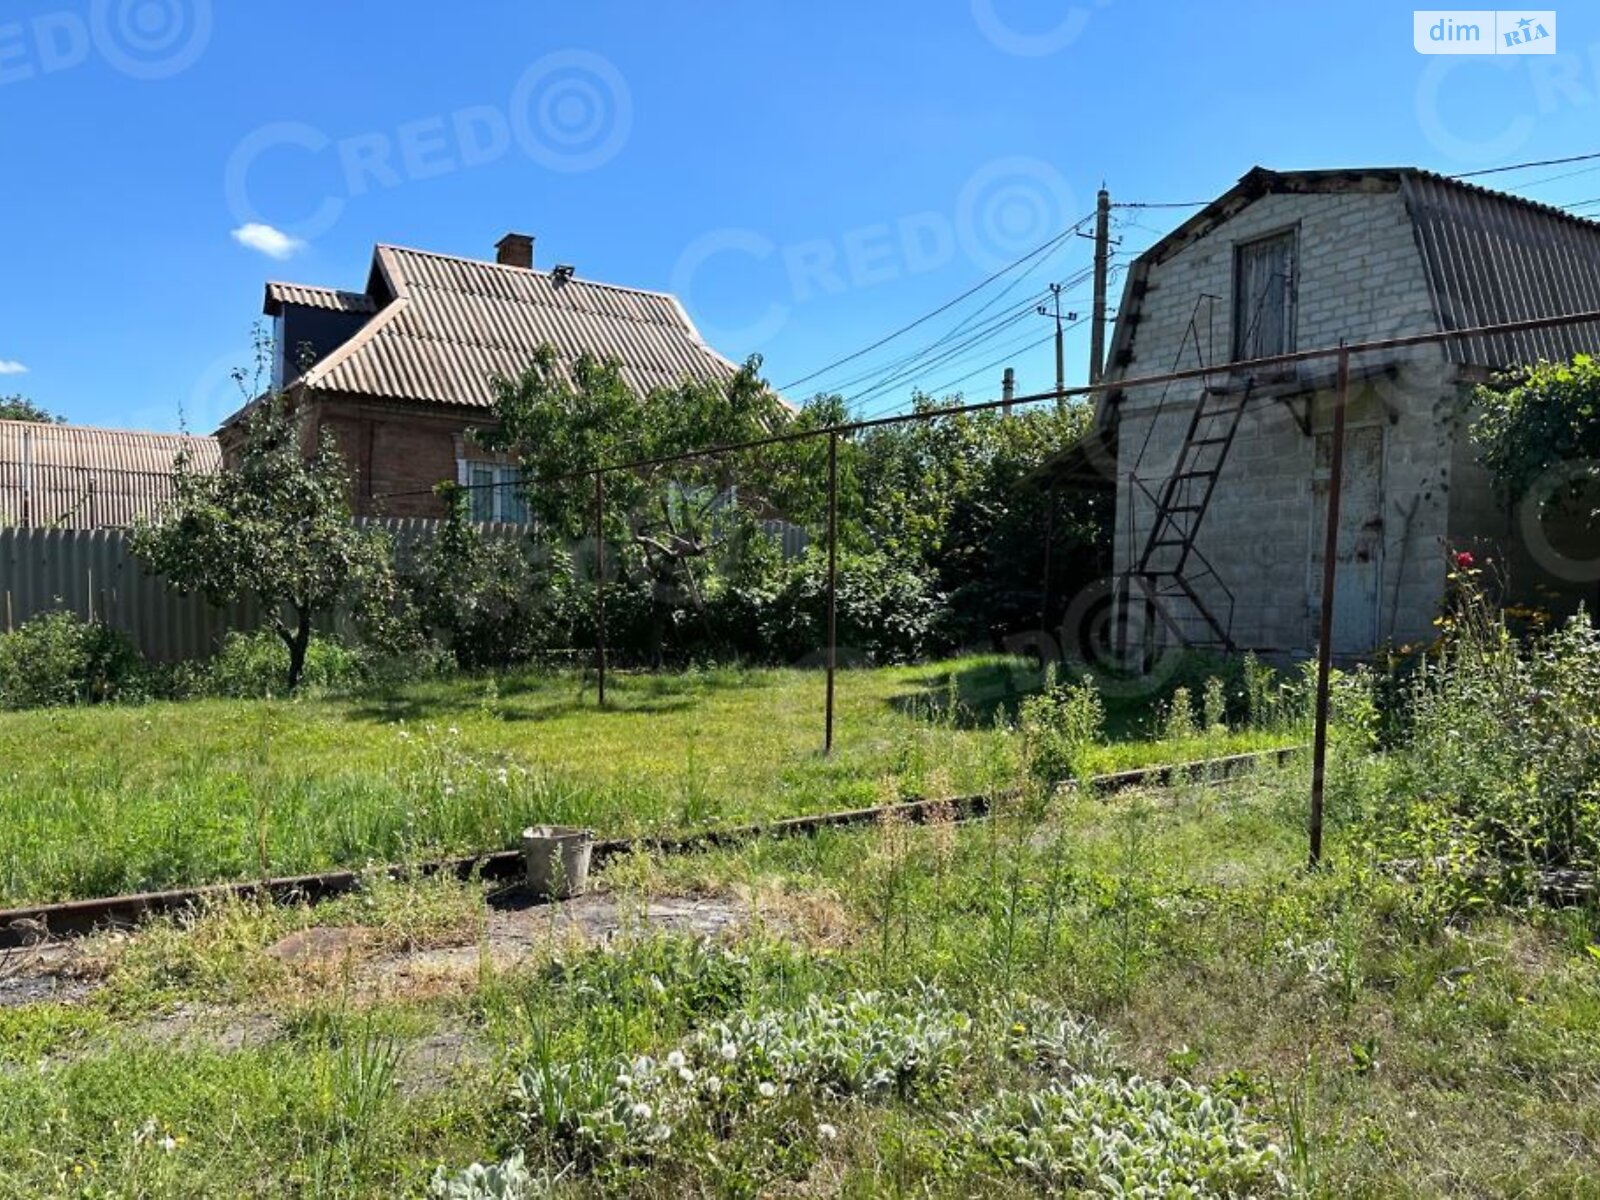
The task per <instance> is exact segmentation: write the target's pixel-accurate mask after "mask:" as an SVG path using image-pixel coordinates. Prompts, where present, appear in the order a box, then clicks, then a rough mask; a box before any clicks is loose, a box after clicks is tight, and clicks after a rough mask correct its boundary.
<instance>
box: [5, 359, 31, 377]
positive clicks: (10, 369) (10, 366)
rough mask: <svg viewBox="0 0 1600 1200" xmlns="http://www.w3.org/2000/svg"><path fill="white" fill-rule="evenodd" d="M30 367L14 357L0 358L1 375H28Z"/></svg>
mask: <svg viewBox="0 0 1600 1200" xmlns="http://www.w3.org/2000/svg"><path fill="white" fill-rule="evenodd" d="M27 373H28V368H27V367H25V366H23V365H22V364H21V363H19V362H18V361H17V360H16V359H14V358H0V375H26V374H27Z"/></svg>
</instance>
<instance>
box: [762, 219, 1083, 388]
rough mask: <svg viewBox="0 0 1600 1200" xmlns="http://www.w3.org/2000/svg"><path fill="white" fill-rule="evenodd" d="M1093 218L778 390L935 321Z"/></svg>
mask: <svg viewBox="0 0 1600 1200" xmlns="http://www.w3.org/2000/svg"><path fill="white" fill-rule="evenodd" d="M1093 219H1094V214H1093V213H1089V214H1088V215H1086V216H1083V217H1080V218H1079V219H1078V221H1077V222H1076V223H1075V224H1073V225H1072V226H1071V227H1070V228H1068V229H1066V230H1063V231H1062V232H1061V233H1058V234H1056V236H1054V237H1052V238H1050V239H1049V240H1048V241H1045V242H1043V243H1042V244H1040V245H1039V246H1036V247H1035V248H1034V249H1032V250H1030V251H1028V253H1026V254H1024V255H1023V256H1022V257H1021V258H1019V259H1017V260H1016V261H1014V262H1010V263H1007V264H1006V265H1005V266H1003V267H1001V268H1000V269H999V270H998V271H996V272H995V273H994V274H993V275H990V276H989V277H988V278H987V279H984V280H982V281H981V282H979V283H976V284H974V285H973V286H972V287H970V288H968V289H967V290H966V291H964V292H962V293H961V294H960V295H959V296H957V297H956V298H955V299H954V300H950V301H948V302H946V303H944V304H941V305H940V306H939V307H938V308H936V309H934V310H933V311H932V312H930V313H924V314H923V315H922V316H920V317H918V318H917V319H916V320H914V321H912V322H910V323H909V324H906V325H902V326H901V327H900V328H899V329H896V330H895V331H894V332H893V333H890V334H886V335H885V336H884V337H881V338H879V339H878V340H877V341H875V342H873V343H872V344H871V345H870V346H863V347H862V348H861V349H860V350H857V351H855V352H854V353H853V354H847V355H845V356H844V357H843V358H841V359H837V360H835V361H834V362H831V363H829V364H828V365H827V366H825V367H820V368H818V369H817V370H815V371H813V372H811V374H809V375H803V376H801V377H800V378H799V379H796V380H794V381H793V382H792V383H786V384H784V385H783V386H782V387H780V388H779V389H778V390H779V391H780V392H786V391H788V390H789V389H790V388H795V387H799V386H800V385H801V384H802V383H809V382H810V381H811V380H813V379H815V378H817V376H819V375H825V374H827V373H828V372H829V371H831V370H833V369H834V368H835V367H839V366H843V365H844V364H845V363H847V362H853V361H854V360H855V359H858V358H860V357H861V356H862V355H863V354H870V353H871V352H872V351H874V350H876V349H878V347H880V346H883V345H885V344H887V343H888V342H892V341H894V339H895V338H897V337H899V336H900V335H901V334H903V333H909V332H910V331H911V330H913V329H915V328H917V326H919V325H922V324H924V323H925V322H928V321H931V320H933V318H934V317H937V316H938V315H939V314H940V313H944V312H948V311H949V310H950V309H952V308H954V307H955V306H956V305H957V304H960V303H961V302H962V301H963V300H965V299H966V298H967V297H969V296H971V295H973V294H974V293H976V292H980V291H982V290H983V289H984V288H986V287H988V286H989V285H990V284H991V283H993V282H994V281H995V280H996V279H999V278H1000V277H1001V276H1002V275H1006V274H1009V273H1010V272H1011V271H1014V270H1015V269H1016V268H1017V267H1020V266H1021V265H1022V264H1023V263H1025V262H1027V261H1028V260H1029V259H1031V258H1033V257H1034V256H1035V255H1038V254H1042V253H1044V252H1045V251H1046V250H1048V249H1050V248H1051V247H1052V246H1055V245H1057V244H1059V243H1060V242H1063V241H1065V240H1066V239H1067V238H1069V237H1071V236H1072V235H1073V234H1075V233H1077V232H1078V230H1080V229H1082V228H1083V226H1084V225H1086V224H1088V223H1089V222H1090V221H1092V220H1093Z"/></svg>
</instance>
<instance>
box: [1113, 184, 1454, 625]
mask: <svg viewBox="0 0 1600 1200" xmlns="http://www.w3.org/2000/svg"><path fill="white" fill-rule="evenodd" d="M1289 229H1293V230H1294V231H1295V232H1296V240H1297V253H1296V273H1297V287H1296V293H1297V294H1296V302H1297V303H1296V337H1295V345H1296V348H1297V349H1312V348H1316V347H1320V346H1331V345H1337V344H1338V342H1339V341H1340V340H1341V339H1344V340H1347V341H1351V342H1356V341H1362V340H1369V339H1374V338H1383V337H1394V336H1402V335H1405V334H1409V333H1420V332H1427V331H1430V330H1431V329H1433V328H1434V327H1435V325H1434V319H1433V315H1432V309H1431V304H1430V300H1429V294H1428V287H1427V280H1426V277H1425V275H1424V268H1423V263H1422V259H1421V255H1420V253H1419V251H1418V249H1417V246H1416V242H1415V239H1414V236H1413V233H1412V226H1411V222H1410V219H1409V217H1408V216H1407V214H1406V211H1405V207H1404V203H1403V201H1402V199H1401V197H1400V195H1399V194H1398V192H1358V193H1329V194H1310V195H1268V196H1265V197H1263V198H1261V199H1260V200H1258V201H1256V202H1255V203H1254V204H1252V205H1250V206H1249V207H1248V208H1246V209H1244V210H1243V211H1242V212H1240V213H1239V214H1238V215H1236V216H1235V217H1234V218H1232V219H1231V220H1229V221H1227V222H1226V223H1224V224H1223V225H1221V226H1219V227H1218V228H1216V229H1214V230H1212V231H1211V232H1210V233H1209V234H1207V235H1205V236H1204V237H1202V238H1200V239H1198V240H1197V241H1196V242H1194V243H1192V244H1190V245H1189V246H1187V247H1185V248H1183V249H1182V250H1180V251H1178V252H1177V253H1176V254H1174V255H1173V256H1172V257H1171V258H1169V259H1168V260H1166V261H1165V262H1162V263H1159V264H1156V265H1153V266H1152V267H1151V268H1150V271H1149V273H1148V276H1147V281H1148V290H1147V292H1146V294H1145V296H1144V299H1143V302H1142V305H1141V309H1140V320H1139V324H1138V325H1137V329H1136V334H1135V337H1134V339H1133V345H1132V349H1133V354H1134V357H1133V359H1132V361H1131V362H1130V363H1128V364H1125V365H1122V366H1119V367H1118V368H1116V374H1118V375H1120V376H1121V377H1124V378H1130V377H1134V376H1138V375H1148V374H1158V373H1162V372H1166V371H1172V370H1176V369H1184V368H1190V367H1197V366H1204V365H1213V364H1225V363H1226V362H1227V360H1228V359H1229V357H1230V355H1231V347H1232V330H1231V328H1230V324H1231V314H1232V305H1233V286H1234V280H1233V272H1234V248H1235V246H1237V245H1238V244H1240V243H1242V242H1247V241H1251V240H1253V239H1255V238H1258V237H1264V236H1267V235H1270V234H1274V233H1278V232H1281V231H1284V230H1289ZM1191 322H1193V325H1194V328H1195V329H1197V330H1198V332H1199V337H1198V339H1196V337H1195V335H1194V332H1192V331H1191V328H1190V326H1191ZM1186 337H1187V341H1186ZM1197 340H1198V343H1199V344H1198V346H1197V345H1196V341H1197ZM1180 347H1182V353H1181V354H1180V353H1179V350H1180ZM1383 361H1385V362H1387V363H1389V364H1390V366H1391V367H1392V370H1393V375H1392V377H1381V378H1376V379H1371V380H1362V381H1360V382H1358V383H1357V384H1356V385H1355V386H1354V387H1353V388H1352V401H1351V405H1350V409H1349V412H1348V416H1347V424H1348V427H1349V428H1352V429H1354V428H1358V427H1361V426H1363V425H1366V426H1376V427H1379V428H1381V429H1382V430H1383V472H1384V478H1383V488H1382V499H1381V503H1382V508H1383V513H1382V520H1383V532H1382V538H1381V544H1382V567H1381V575H1380V580H1379V599H1378V611H1377V630H1378V634H1379V638H1380V640H1382V639H1388V638H1392V639H1394V640H1396V641H1408V640H1415V639H1417V638H1419V637H1424V636H1427V635H1429V634H1430V633H1431V630H1432V619H1433V617H1434V615H1436V613H1437V611H1438V604H1439V600H1440V598H1441V595H1442V590H1443V586H1444V574H1445V569H1444V560H1445V538H1446V532H1447V527H1448V511H1449V495H1450V472H1451V467H1452V455H1453V446H1454V444H1455V424H1454V423H1453V421H1452V420H1450V419H1449V418H1450V415H1451V413H1452V412H1453V405H1454V402H1455V393H1454V390H1453V388H1452V386H1451V384H1450V383H1449V380H1450V378H1451V374H1450V368H1449V367H1448V366H1447V365H1446V363H1445V360H1444V355H1443V353H1442V352H1441V351H1440V350H1439V348H1438V347H1435V346H1426V347H1418V348H1414V349H1410V350H1406V351H1401V352H1393V353H1391V354H1389V355H1388V356H1386V358H1385V359H1384V360H1383ZM1375 365H1376V364H1375V363H1374V362H1372V361H1371V360H1364V359H1362V358H1360V357H1358V358H1356V359H1354V360H1352V371H1353V373H1354V374H1355V375H1356V376H1357V377H1358V378H1359V377H1360V376H1361V374H1362V373H1363V371H1364V369H1366V368H1369V367H1372V366H1375ZM1300 370H1301V372H1302V374H1303V375H1306V376H1313V377H1317V378H1321V377H1324V376H1326V377H1328V378H1331V375H1332V371H1333V360H1332V359H1330V360H1328V361H1327V362H1326V363H1317V364H1308V365H1303V366H1302V367H1301V368H1300ZM1221 378H1223V377H1221V376H1219V381H1220V379H1221ZM1263 382H1264V381H1263ZM1199 394H1200V385H1199V384H1198V383H1191V384H1188V385H1173V386H1172V387H1171V388H1170V389H1167V391H1166V394H1165V396H1163V395H1162V392H1161V390H1160V389H1157V388H1144V389H1130V391H1129V393H1128V395H1127V397H1126V399H1125V400H1124V401H1123V402H1122V406H1121V413H1120V416H1121V433H1120V437H1119V461H1118V471H1119V479H1118V503H1119V508H1118V517H1117V526H1116V535H1115V537H1116V547H1115V562H1116V566H1117V569H1118V570H1119V571H1120V570H1124V569H1126V568H1127V567H1128V566H1129V565H1131V564H1132V562H1134V561H1135V559H1136V557H1137V555H1138V553H1139V551H1140V550H1141V549H1142V546H1143V538H1144V536H1145V535H1146V534H1147V533H1148V531H1149V528H1150V524H1151V521H1152V519H1153V505H1151V504H1150V502H1149V501H1148V500H1146V499H1145V498H1144V496H1143V495H1142V494H1141V493H1140V492H1139V490H1138V489H1137V488H1134V487H1132V486H1131V484H1130V476H1131V475H1133V474H1135V473H1136V474H1137V475H1138V477H1139V478H1140V479H1142V480H1144V481H1145V486H1146V487H1148V488H1149V489H1150V491H1151V492H1155V493H1157V494H1159V489H1158V486H1157V485H1158V484H1159V482H1160V481H1161V480H1162V479H1164V478H1165V477H1166V476H1167V475H1168V474H1170V473H1171V471H1172V469H1173V465H1174V463H1175V461H1176V458H1177V455H1178V452H1179V449H1180V447H1181V445H1182V441H1183V436H1184V432H1185V430H1186V428H1187V424H1188V420H1189V414H1190V412H1191V410H1192V407H1193V405H1194V403H1195V402H1196V401H1197V399H1198V398H1199ZM1291 403H1292V406H1293V407H1294V409H1296V410H1298V412H1299V413H1300V414H1301V415H1302V416H1306V415H1307V405H1306V400H1305V398H1304V397H1300V398H1296V399H1294V400H1293V401H1292V402H1290V401H1277V400H1261V399H1255V400H1252V402H1251V404H1250V407H1249V408H1248V409H1247V410H1246V413H1245V416H1244V418H1243V419H1242V422H1241V424H1240V427H1239V431H1238V434H1237V436H1236V439H1235V441H1234V444H1233V446H1232V448H1231V451H1230V454H1229V457H1228V460H1227V462H1226V464H1225V465H1224V468H1223V471H1222V474H1221V475H1220V477H1219V478H1218V481H1217V485H1216V491H1215V494H1214V496H1213V498H1212V502H1211V506H1210V509H1209V511H1208V512H1207V514H1206V516H1205V520H1204V524H1203V525H1202V527H1201V532H1200V535H1199V537H1198V539H1197V542H1196V544H1197V546H1198V548H1199V550H1200V552H1201V553H1202V554H1203V555H1205V556H1206V558H1207V559H1209V560H1210V561H1211V563H1212V564H1213V565H1214V566H1215V568H1216V571H1217V574H1218V575H1219V576H1220V578H1221V579H1222V581H1223V582H1224V583H1226V584H1227V586H1228V588H1230V589H1231V590H1232V592H1233V595H1234V609H1233V623H1232V630H1233V635H1234V639H1235V641H1236V642H1238V643H1239V644H1240V645H1241V646H1247V647H1253V648H1257V649H1260V650H1263V651H1266V652H1271V653H1278V654H1284V655H1295V654H1305V653H1309V652H1311V651H1312V650H1313V649H1314V646H1315V641H1316V604H1317V602H1318V596H1317V592H1316V591H1315V590H1314V585H1313V583H1312V580H1311V574H1312V572H1311V546H1310V540H1311V537H1312V528H1313V525H1312V514H1311V504H1312V486H1313V483H1312V481H1313V478H1314V473H1315V469H1316V464H1315V461H1314V447H1315V439H1314V435H1315V433H1316V432H1318V431H1325V430H1327V429H1328V428H1330V426H1331V415H1332V391H1331V388H1330V389H1326V390H1323V391H1321V392H1319V393H1317V394H1316V395H1315V396H1314V397H1313V400H1312V403H1311V405H1310V408H1309V419H1310V425H1311V429H1312V435H1313V436H1308V435H1307V434H1306V433H1304V432H1302V430H1301V429H1300V428H1299V426H1298V425H1297V423H1296V420H1295V418H1294V416H1293V415H1291ZM1130 498H1131V503H1132V510H1131V511H1132V513H1133V515H1134V518H1135V524H1136V527H1135V529H1134V531H1133V532H1132V533H1130V530H1129V521H1128V516H1129V511H1130V510H1129V508H1128V507H1127V505H1128V504H1129V503H1130ZM1198 586H1199V590H1201V592H1202V594H1203V595H1204V594H1205V593H1206V588H1205V585H1204V582H1203V581H1202V582H1201V583H1200V584H1199V585H1198ZM1211 594H1212V596H1213V597H1219V596H1220V593H1219V592H1218V591H1217V589H1212V593H1211ZM1218 602H1219V603H1220V598H1219V599H1218Z"/></svg>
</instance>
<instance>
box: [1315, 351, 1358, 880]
mask: <svg viewBox="0 0 1600 1200" xmlns="http://www.w3.org/2000/svg"><path fill="white" fill-rule="evenodd" d="M1349 399H1350V351H1349V349H1348V348H1347V346H1346V343H1345V342H1344V341H1342V340H1341V341H1340V343H1339V382H1338V386H1337V388H1336V389H1335V391H1334V397H1333V448H1332V451H1331V453H1330V455H1329V462H1328V471H1329V477H1328V515H1327V522H1328V528H1327V531H1326V535H1325V538H1324V541H1323V550H1322V618H1321V623H1320V630H1319V633H1318V635H1317V727H1316V734H1315V739H1314V742H1313V747H1312V759H1311V865H1312V866H1313V867H1316V866H1319V865H1320V864H1321V863H1322V800H1323V792H1324V790H1325V788H1326V786H1327V767H1328V690H1329V677H1330V675H1331V674H1332V670H1333V588H1334V582H1335V581H1336V579H1337V578H1338V564H1339V557H1338V556H1339V498H1340V492H1341V491H1342V489H1343V487H1344V413H1345V407H1346V405H1347V404H1348V402H1349ZM1313 453H1314V451H1313Z"/></svg>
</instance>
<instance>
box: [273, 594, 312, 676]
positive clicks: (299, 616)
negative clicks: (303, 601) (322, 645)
mask: <svg viewBox="0 0 1600 1200" xmlns="http://www.w3.org/2000/svg"><path fill="white" fill-rule="evenodd" d="M294 611H295V627H294V630H293V632H291V631H290V629H289V627H288V626H287V625H285V624H284V623H283V621H282V620H281V619H277V618H274V620H273V623H272V624H273V628H274V629H276V630H277V632H278V636H279V637H280V638H282V639H283V644H284V645H285V646H287V647H288V648H289V680H288V685H289V689H288V690H289V692H290V694H293V693H294V691H295V690H296V689H297V688H299V686H300V678H301V676H303V675H304V674H305V671H306V650H307V648H308V647H309V646H310V645H311V610H310V609H309V608H300V607H298V606H296V608H295V610H294Z"/></svg>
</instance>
